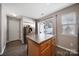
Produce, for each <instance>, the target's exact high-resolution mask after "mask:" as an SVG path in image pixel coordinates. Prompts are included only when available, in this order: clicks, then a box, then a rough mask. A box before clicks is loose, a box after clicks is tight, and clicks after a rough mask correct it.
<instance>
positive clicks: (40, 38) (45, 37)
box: [26, 34, 55, 44]
mask: <svg viewBox="0 0 79 59" xmlns="http://www.w3.org/2000/svg"><path fill="white" fill-rule="evenodd" d="M26 37H27V38H29V39H31V40H33V41H34V42H36V43H38V44H40V43H42V42H44V41H46V40H48V39H50V38H54V37H55V36H54V35H52V34H38V35H27V36H26Z"/></svg>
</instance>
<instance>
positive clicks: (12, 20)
mask: <svg viewBox="0 0 79 59" xmlns="http://www.w3.org/2000/svg"><path fill="white" fill-rule="evenodd" d="M20 25H21V19H18V18H16V17H11V16H7V42H11V41H15V40H21V39H20V37H21V26H20Z"/></svg>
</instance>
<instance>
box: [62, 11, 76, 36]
mask: <svg viewBox="0 0 79 59" xmlns="http://www.w3.org/2000/svg"><path fill="white" fill-rule="evenodd" d="M75 25H76V14H75V13H74V12H73V13H69V14H65V15H63V16H62V31H63V32H62V33H63V34H67V35H68V34H69V35H76V32H75V31H76V30H75Z"/></svg>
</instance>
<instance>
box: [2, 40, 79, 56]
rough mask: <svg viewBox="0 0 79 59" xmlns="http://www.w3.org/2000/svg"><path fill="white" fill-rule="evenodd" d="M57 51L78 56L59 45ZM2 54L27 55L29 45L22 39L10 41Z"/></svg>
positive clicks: (59, 53)
mask: <svg viewBox="0 0 79 59" xmlns="http://www.w3.org/2000/svg"><path fill="white" fill-rule="evenodd" d="M56 52H57V53H56V56H77V54H73V53H70V52H69V51H66V50H64V49H61V48H59V47H56ZM52 53H53V52H52ZM1 56H27V45H26V44H22V43H21V41H20V40H17V41H12V42H8V43H7V44H6V48H5V51H4V53H3V54H2V55H1Z"/></svg>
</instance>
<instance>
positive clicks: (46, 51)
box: [40, 39, 52, 56]
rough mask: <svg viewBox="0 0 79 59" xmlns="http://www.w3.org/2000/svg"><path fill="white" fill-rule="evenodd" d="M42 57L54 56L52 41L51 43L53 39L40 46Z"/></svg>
mask: <svg viewBox="0 0 79 59" xmlns="http://www.w3.org/2000/svg"><path fill="white" fill-rule="evenodd" d="M40 55H41V56H51V55H52V41H51V39H49V40H47V41H45V42H43V43H42V44H41V45H40Z"/></svg>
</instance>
